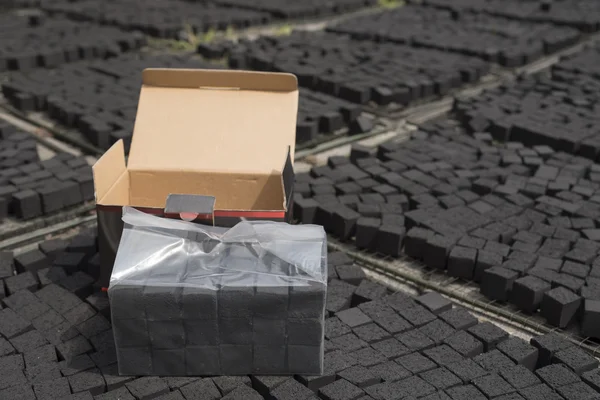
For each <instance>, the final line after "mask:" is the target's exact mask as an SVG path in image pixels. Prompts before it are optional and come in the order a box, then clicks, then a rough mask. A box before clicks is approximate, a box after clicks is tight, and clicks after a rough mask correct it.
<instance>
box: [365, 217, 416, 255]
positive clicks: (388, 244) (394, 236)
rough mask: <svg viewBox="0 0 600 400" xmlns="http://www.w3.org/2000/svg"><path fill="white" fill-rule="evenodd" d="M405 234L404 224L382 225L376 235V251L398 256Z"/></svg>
mask: <svg viewBox="0 0 600 400" xmlns="http://www.w3.org/2000/svg"><path fill="white" fill-rule="evenodd" d="M405 234H406V230H405V228H404V227H402V226H396V225H385V224H384V225H382V226H381V227H379V231H378V232H377V236H376V245H375V249H376V251H377V252H379V253H381V254H385V255H389V256H393V257H397V256H398V255H400V249H401V248H402V241H403V240H404V236H405ZM357 235H358V232H357Z"/></svg>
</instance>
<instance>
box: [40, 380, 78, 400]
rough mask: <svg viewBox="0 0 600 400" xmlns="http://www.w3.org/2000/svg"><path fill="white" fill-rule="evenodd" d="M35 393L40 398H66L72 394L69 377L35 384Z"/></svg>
mask: <svg viewBox="0 0 600 400" xmlns="http://www.w3.org/2000/svg"><path fill="white" fill-rule="evenodd" d="M33 390H34V392H35V395H36V396H37V397H38V398H40V399H44V398H64V397H67V396H69V395H70V394H71V387H70V386H69V381H68V380H67V378H59V379H52V380H48V381H44V382H38V383H36V384H34V385H33Z"/></svg>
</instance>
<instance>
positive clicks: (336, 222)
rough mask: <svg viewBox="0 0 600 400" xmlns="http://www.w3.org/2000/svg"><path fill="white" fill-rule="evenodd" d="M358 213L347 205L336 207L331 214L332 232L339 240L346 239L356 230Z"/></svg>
mask: <svg viewBox="0 0 600 400" xmlns="http://www.w3.org/2000/svg"><path fill="white" fill-rule="evenodd" d="M359 218H360V214H358V213H357V212H356V211H354V210H352V209H351V208H348V207H337V208H336V210H335V211H334V212H333V214H332V216H331V224H332V228H333V232H334V233H335V235H336V236H337V237H339V238H340V239H341V240H348V239H350V238H351V237H352V236H354V234H355V232H356V223H357V221H358V219H359Z"/></svg>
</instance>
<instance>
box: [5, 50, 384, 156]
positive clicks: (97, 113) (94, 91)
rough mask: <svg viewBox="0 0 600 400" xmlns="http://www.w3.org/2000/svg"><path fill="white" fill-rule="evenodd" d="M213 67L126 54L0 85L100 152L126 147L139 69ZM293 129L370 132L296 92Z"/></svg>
mask: <svg viewBox="0 0 600 400" xmlns="http://www.w3.org/2000/svg"><path fill="white" fill-rule="evenodd" d="M150 67H164V68H213V69H214V68H218V66H216V65H209V64H207V63H205V62H202V61H200V60H198V59H196V58H195V57H187V56H173V55H169V56H167V55H162V56H148V55H133V54H128V55H124V56H122V57H117V58H114V59H111V60H107V61H102V62H89V63H78V64H73V65H65V66H62V67H60V68H57V69H54V70H38V71H35V72H31V73H28V74H19V75H17V74H14V75H12V77H11V79H10V80H9V81H8V82H5V83H3V84H2V93H3V94H4V96H5V98H6V99H7V100H8V101H9V102H10V103H11V104H12V105H13V106H14V107H16V108H17V109H19V110H20V111H23V112H27V111H45V112H46V113H47V114H48V115H49V116H50V117H51V118H52V119H54V120H56V121H58V122H59V123H61V124H63V125H65V126H67V127H71V128H75V129H77V130H79V131H80V132H81V133H82V134H83V135H84V137H85V138H86V139H87V140H88V141H89V142H91V143H92V144H93V145H94V146H96V147H98V148H100V149H108V148H109V147H110V146H111V145H112V144H113V143H115V142H116V141H117V140H119V139H124V141H125V145H126V147H127V148H128V147H129V144H130V142H131V135H132V132H133V122H134V121H135V114H136V109H137V102H138V97H139V90H140V85H141V75H142V74H141V72H142V70H143V69H144V68H150ZM300 96H301V99H300V104H299V118H298V124H297V131H298V132H297V133H298V134H297V136H298V143H306V142H310V141H313V140H315V139H317V140H318V139H319V138H320V137H321V136H322V135H323V134H331V133H335V132H338V131H339V130H340V129H342V128H345V127H347V128H348V130H349V132H350V133H352V134H354V133H363V132H366V131H369V130H370V129H371V127H372V124H371V123H370V122H369V121H368V120H364V118H362V117H360V115H361V108H360V107H359V106H357V105H355V104H351V103H349V102H346V101H344V100H341V99H335V98H331V97H329V96H326V95H323V94H321V93H316V92H312V91H310V90H304V89H303V90H302V91H301V95H300Z"/></svg>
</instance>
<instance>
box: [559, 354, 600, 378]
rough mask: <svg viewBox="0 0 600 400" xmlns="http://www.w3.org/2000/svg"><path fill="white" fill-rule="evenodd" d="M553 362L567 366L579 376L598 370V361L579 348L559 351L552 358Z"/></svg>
mask: <svg viewBox="0 0 600 400" xmlns="http://www.w3.org/2000/svg"><path fill="white" fill-rule="evenodd" d="M552 361H553V362H554V363H560V364H563V365H565V366H566V367H568V368H569V369H571V370H572V371H573V372H575V373H576V374H577V375H581V374H583V373H584V372H587V371H591V370H594V369H596V368H598V360H596V358H594V357H592V356H591V355H590V354H588V353H587V352H585V351H584V350H582V349H580V348H577V347H569V348H567V349H564V350H560V351H557V352H556V353H554V355H553V356H552Z"/></svg>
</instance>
